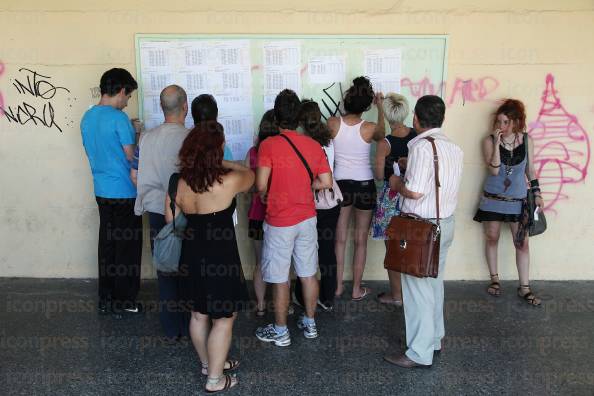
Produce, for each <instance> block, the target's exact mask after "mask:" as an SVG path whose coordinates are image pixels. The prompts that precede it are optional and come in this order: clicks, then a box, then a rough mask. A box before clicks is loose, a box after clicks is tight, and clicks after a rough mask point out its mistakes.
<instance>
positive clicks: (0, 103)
mask: <svg viewBox="0 0 594 396" xmlns="http://www.w3.org/2000/svg"><path fill="white" fill-rule="evenodd" d="M2 74H4V63H2V61H0V77H2ZM3 115H4V97H3V96H2V92H0V116H3Z"/></svg>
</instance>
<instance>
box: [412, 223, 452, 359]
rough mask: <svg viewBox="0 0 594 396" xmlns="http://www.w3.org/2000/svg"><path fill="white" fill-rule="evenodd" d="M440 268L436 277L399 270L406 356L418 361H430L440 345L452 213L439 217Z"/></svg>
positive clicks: (443, 329)
mask: <svg viewBox="0 0 594 396" xmlns="http://www.w3.org/2000/svg"><path fill="white" fill-rule="evenodd" d="M440 223H441V240H440V245H439V272H438V277H437V278H417V277H414V276H410V275H406V274H402V302H403V304H404V320H405V322H406V345H407V346H408V350H407V351H406V356H407V357H408V358H409V359H411V360H412V361H414V362H416V363H419V364H432V362H433V351H435V350H438V349H441V339H442V338H443V336H444V335H445V328H444V324H443V276H444V271H445V262H446V257H447V254H448V249H449V248H450V246H451V245H452V241H453V239H454V226H455V223H454V216H450V217H448V218H446V219H443V220H441V221H440Z"/></svg>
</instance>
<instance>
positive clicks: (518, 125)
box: [493, 99, 526, 133]
mask: <svg viewBox="0 0 594 396" xmlns="http://www.w3.org/2000/svg"><path fill="white" fill-rule="evenodd" d="M499 114H504V115H505V116H506V117H507V118H509V119H510V120H512V121H514V132H516V133H517V132H524V131H525V130H526V109H525V107H524V103H522V102H520V101H519V100H517V99H505V100H504V101H503V103H502V104H501V105H500V106H499V107H498V108H497V111H495V118H494V121H493V125H495V122H497V116H498V115H499Z"/></svg>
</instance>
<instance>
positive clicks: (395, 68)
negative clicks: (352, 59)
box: [363, 48, 402, 93]
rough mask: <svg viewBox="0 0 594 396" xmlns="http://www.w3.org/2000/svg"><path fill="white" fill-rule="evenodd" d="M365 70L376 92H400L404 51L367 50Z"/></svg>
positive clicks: (364, 62)
mask: <svg viewBox="0 0 594 396" xmlns="http://www.w3.org/2000/svg"><path fill="white" fill-rule="evenodd" d="M363 69H364V74H365V75H366V76H369V79H370V80H371V83H372V84H373V90H374V91H375V92H383V93H388V92H400V79H401V76H402V51H401V50H400V49H399V48H395V49H377V50H366V51H365V56H364V59H363Z"/></svg>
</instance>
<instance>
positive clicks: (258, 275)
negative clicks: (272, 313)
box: [252, 240, 266, 311]
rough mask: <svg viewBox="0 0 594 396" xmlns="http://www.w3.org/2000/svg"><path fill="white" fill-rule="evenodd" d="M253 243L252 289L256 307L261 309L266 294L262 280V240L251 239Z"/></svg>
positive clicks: (263, 305) (264, 283)
mask: <svg viewBox="0 0 594 396" xmlns="http://www.w3.org/2000/svg"><path fill="white" fill-rule="evenodd" d="M252 242H253V243H254V251H255V252H256V266H255V267H254V291H255V292H256V309H257V310H258V311H263V310H264V308H265V306H266V303H265V302H264V296H265V295H266V282H264V281H263V280H262V266H261V264H262V241H256V240H254V241H252Z"/></svg>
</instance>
